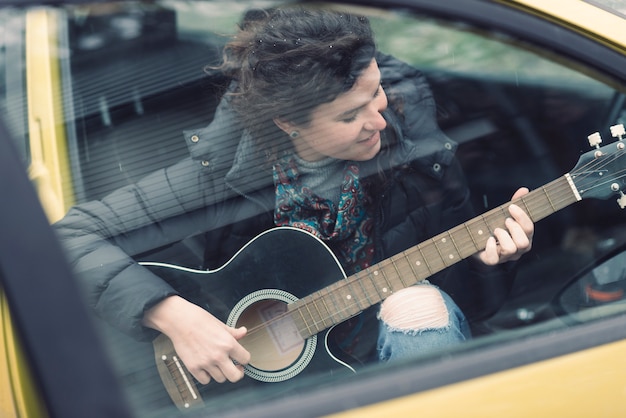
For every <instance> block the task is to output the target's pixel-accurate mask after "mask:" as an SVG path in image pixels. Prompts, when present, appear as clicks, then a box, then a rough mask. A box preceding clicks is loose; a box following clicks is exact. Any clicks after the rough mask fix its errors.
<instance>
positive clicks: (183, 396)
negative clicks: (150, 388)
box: [153, 335, 204, 410]
mask: <svg viewBox="0 0 626 418" xmlns="http://www.w3.org/2000/svg"><path fill="white" fill-rule="evenodd" d="M153 345H154V353H155V360H156V365H157V369H158V371H159V375H160V376H161V380H162V381H163V385H164V386H165V389H166V390H167V393H168V395H170V398H171V399H172V401H173V402H174V404H175V405H176V407H177V408H178V409H181V410H188V409H190V408H194V407H198V406H201V405H203V404H204V401H203V400H202V397H201V396H200V392H199V391H198V388H197V386H196V384H195V382H194V381H193V378H192V377H191V375H190V374H189V371H188V370H187V369H186V368H185V365H184V364H183V362H182V361H181V360H180V358H179V357H178V356H177V355H176V352H175V351H174V346H173V345H172V342H171V341H170V340H169V338H167V337H165V336H164V335H160V336H159V337H157V338H156V339H155V340H154V343H153Z"/></svg>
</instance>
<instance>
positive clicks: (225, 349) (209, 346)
mask: <svg viewBox="0 0 626 418" xmlns="http://www.w3.org/2000/svg"><path fill="white" fill-rule="evenodd" d="M143 324H144V325H145V326H147V327H150V328H153V329H156V330H157V331H160V332H162V333H163V334H165V335H167V336H168V337H169V339H170V340H172V343H173V344H174V349H175V350H176V353H177V354H178V356H179V357H180V358H181V360H182V361H183V363H184V364H185V366H186V367H187V370H189V372H190V373H191V374H192V375H193V376H194V377H195V378H196V379H197V380H198V382H200V383H202V384H207V383H209V382H210V381H211V379H213V380H215V381H216V382H219V383H222V382H225V381H226V380H228V381H230V382H236V381H238V380H240V379H241V378H242V377H243V376H244V373H243V365H246V364H248V362H249V361H250V353H249V352H248V351H247V350H246V349H245V348H243V347H242V346H241V344H239V342H238V340H239V339H241V338H243V337H244V336H245V335H246V332H247V330H246V328H245V327H241V328H232V327H229V326H227V325H226V324H224V323H223V322H221V321H220V320H218V319H217V318H216V317H214V316H213V315H211V314H210V313H209V312H207V311H206V310H204V309H202V308H201V307H199V306H197V305H194V304H193V303H191V302H188V301H187V300H185V299H183V298H181V297H180V296H170V297H168V298H166V299H164V300H162V301H161V302H159V303H158V304H156V305H155V306H153V307H152V308H151V309H149V310H148V311H146V313H145V314H144V318H143Z"/></svg>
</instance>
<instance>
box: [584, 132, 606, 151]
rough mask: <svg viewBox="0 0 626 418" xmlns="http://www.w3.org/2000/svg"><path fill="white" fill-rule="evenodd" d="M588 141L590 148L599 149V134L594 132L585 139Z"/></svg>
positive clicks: (600, 140) (600, 141)
mask: <svg viewBox="0 0 626 418" xmlns="http://www.w3.org/2000/svg"><path fill="white" fill-rule="evenodd" d="M587 139H588V140H589V145H591V146H592V147H596V148H600V144H601V143H602V137H601V136H600V132H594V133H592V134H591V135H589V136H588V137H587Z"/></svg>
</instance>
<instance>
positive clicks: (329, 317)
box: [317, 288, 336, 325]
mask: <svg viewBox="0 0 626 418" xmlns="http://www.w3.org/2000/svg"><path fill="white" fill-rule="evenodd" d="M322 292H326V296H324V294H323V293H322ZM317 293H318V295H319V298H320V299H321V301H322V304H323V305H324V309H326V312H327V314H328V315H327V317H328V319H329V320H330V324H331V325H332V324H335V323H336V322H334V319H333V312H334V311H335V310H334V309H330V308H329V307H328V304H326V298H327V297H328V296H329V295H328V289H327V288H326V289H322V290H319V291H318V292H317Z"/></svg>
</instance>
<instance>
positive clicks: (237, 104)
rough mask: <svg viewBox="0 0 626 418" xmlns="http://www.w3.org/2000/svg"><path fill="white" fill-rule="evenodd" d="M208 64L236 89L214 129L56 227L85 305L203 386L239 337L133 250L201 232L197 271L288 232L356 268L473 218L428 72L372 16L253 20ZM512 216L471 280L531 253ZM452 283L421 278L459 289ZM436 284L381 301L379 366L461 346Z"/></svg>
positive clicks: (238, 357)
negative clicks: (171, 354)
mask: <svg viewBox="0 0 626 418" xmlns="http://www.w3.org/2000/svg"><path fill="white" fill-rule="evenodd" d="M217 70H219V71H222V72H223V73H224V74H226V75H228V76H229V77H231V79H232V80H233V81H232V83H231V85H230V87H229V89H228V91H227V94H226V95H225V97H224V99H223V100H222V103H221V104H220V106H219V107H218V109H217V112H216V114H215V117H214V120H213V122H212V123H211V125H209V126H208V127H207V128H204V129H200V130H192V131H188V132H185V137H186V138H187V141H188V144H189V147H190V152H191V158H189V159H187V160H184V161H182V162H180V163H179V164H177V165H175V166H172V167H170V168H168V169H165V170H162V171H159V172H157V173H154V174H153V175H151V176H148V177H147V178H146V179H144V180H142V181H140V182H139V183H138V184H136V185H133V186H129V187H127V188H124V189H122V190H119V191H117V192H114V193H113V194H111V195H110V196H107V197H106V198H104V199H103V200H102V201H98V202H90V203H86V204H83V205H80V206H78V207H75V208H73V209H71V210H70V212H69V213H68V214H67V216H66V217H65V218H64V219H63V220H62V221H60V222H59V223H58V224H57V229H58V231H59V234H60V236H61V238H62V239H63V240H64V242H65V244H66V246H67V249H68V252H69V254H70V258H71V260H72V262H73V264H74V266H75V268H76V271H77V273H78V274H79V275H80V277H81V278H83V279H84V281H85V283H86V287H87V290H88V293H89V301H90V303H91V304H92V306H93V307H94V309H95V310H96V312H97V313H98V314H99V315H100V316H102V317H103V318H105V319H106V320H107V321H108V322H110V323H111V324H113V325H114V326H116V327H118V328H120V329H122V330H123V331H125V332H127V333H129V334H131V335H133V336H135V337H136V338H143V339H150V338H153V337H154V336H155V335H156V334H157V331H158V332H161V333H164V334H165V335H167V336H168V337H169V338H170V339H171V340H172V342H173V343H174V346H175V348H176V351H177V353H178V355H179V356H180V358H181V359H182V360H183V362H184V363H185V364H186V366H187V368H188V369H189V371H190V372H191V373H192V374H193V376H194V377H195V378H196V379H197V380H198V381H199V382H201V383H208V382H209V381H211V380H215V381H217V382H224V381H227V380H228V381H231V382H235V381H238V380H239V379H241V378H242V377H243V367H242V365H245V364H247V363H248V362H249V361H250V354H249V353H248V352H247V351H246V350H245V349H244V348H243V347H242V346H241V345H240V344H239V343H238V340H240V339H241V338H242V337H243V336H244V335H245V334H246V329H245V328H238V329H234V328H231V327H228V326H226V325H225V324H224V323H222V322H221V321H219V320H218V319H217V318H215V317H214V316H213V315H212V314H210V313H209V312H207V311H206V310H204V309H202V308H201V307H200V306H198V305H196V304H194V303H192V302H190V300H191V299H192V297H193V296H189V295H186V294H184V291H183V290H181V289H176V288H174V287H172V286H171V285H170V284H168V283H167V282H165V281H164V280H163V279H161V278H159V277H157V276H155V275H154V274H153V273H152V272H150V271H148V270H146V269H145V268H143V267H142V266H140V265H138V264H137V263H136V262H134V261H133V259H132V258H131V257H132V256H133V255H137V254H140V253H142V252H145V251H147V250H149V249H151V248H155V247H159V246H164V245H167V244H170V243H172V242H176V241H179V240H182V239H183V238H186V237H188V236H191V235H193V234H196V233H199V232H206V234H205V238H206V250H205V259H206V260H205V261H206V266H207V267H212V268H215V267H217V266H219V265H221V263H223V262H225V261H226V260H228V259H229V257H231V256H232V255H233V253H234V252H235V251H237V250H238V249H239V248H240V247H241V246H243V245H244V244H245V243H246V242H247V241H248V240H249V239H251V238H252V237H254V236H255V235H256V234H258V233H260V232H262V231H264V230H267V229H269V228H272V227H274V226H286V225H290V226H295V227H299V228H303V229H305V230H307V231H309V232H311V233H313V234H314V235H316V236H318V237H319V238H321V239H322V240H324V241H325V242H326V243H327V244H328V246H329V247H330V248H331V249H332V250H333V251H334V252H335V254H337V257H338V258H339V260H340V261H341V263H342V264H343V266H344V268H345V269H346V270H347V271H348V272H354V271H358V270H359V269H362V268H365V267H367V266H368V265H371V264H372V263H375V262H378V261H380V260H382V259H385V258H388V257H390V256H391V255H393V254H396V253H398V252H400V251H402V250H404V249H406V248H408V247H410V246H412V245H415V244H417V243H419V242H421V241H423V240H425V239H427V238H429V237H431V236H433V235H434V234H436V233H438V232H441V231H443V230H446V229H449V228H451V227H453V226H455V225H457V224H459V223H460V222H463V221H465V220H467V219H468V218H469V217H470V216H471V215H472V214H473V212H472V210H471V207H470V203H469V197H468V190H467V188H466V187H465V184H464V180H463V177H462V174H461V172H460V169H459V166H458V163H457V162H456V160H455V158H454V150H455V148H456V146H455V144H454V143H453V142H452V141H450V140H449V139H448V138H447V137H446V136H445V135H444V134H443V133H442V132H441V131H440V130H439V129H438V127H437V125H436V121H435V117H434V111H435V108H434V102H433V99H432V96H431V93H430V90H429V89H428V86H427V84H426V82H425V80H424V78H423V76H422V75H421V74H420V73H419V72H418V71H417V70H415V69H413V68H411V67H410V66H408V65H406V64H403V63H401V62H399V61H397V60H395V59H393V58H392V57H389V56H385V55H383V54H380V53H378V52H377V51H376V48H375V44H374V39H373V35H372V32H371V28H370V26H369V22H368V21H367V19H365V18H363V17H357V16H353V15H350V14H345V13H338V12H330V11H322V10H306V9H300V8H293V9H277V10H269V11H254V12H250V13H248V14H247V16H246V17H245V19H244V20H243V23H242V25H241V30H240V31H239V32H238V33H237V34H236V35H235V36H234V37H233V39H232V41H231V42H230V43H229V44H227V45H226V47H225V50H224V62H223V64H222V65H221V66H220V67H219V68H218V69H217ZM526 192H527V190H526V189H520V190H519V191H518V192H517V193H516V194H515V195H514V198H516V197H519V196H521V195H523V194H525V193H526ZM509 211H510V215H511V216H510V218H509V219H507V221H506V229H496V230H495V231H493V235H494V236H493V237H491V238H490V239H489V241H488V242H487V246H486V249H485V250H484V251H482V252H480V253H478V254H476V256H475V257H472V258H471V259H470V260H469V261H468V263H466V264H464V265H463V268H464V270H463V271H462V274H461V276H460V277H463V279H464V280H467V283H473V280H489V279H490V278H491V279H493V278H494V277H500V276H501V275H502V273H503V271H504V270H506V269H502V268H499V267H492V266H495V265H496V264H503V263H506V262H508V261H511V260H516V259H518V258H519V257H520V256H521V255H522V254H523V253H525V252H527V251H528V250H529V249H530V247H531V241H532V235H533V224H532V222H531V220H530V219H529V217H528V216H527V215H526V214H525V213H524V212H523V211H522V210H521V209H520V208H519V207H517V206H515V205H511V206H510V208H509ZM456 274H457V271H456V270H455V269H448V270H446V271H444V272H442V273H441V274H440V275H437V277H433V278H432V281H433V282H435V283H438V284H439V285H440V286H441V289H445V288H450V289H455V287H454V284H453V283H455V282H456V280H457V279H455V275H456ZM441 289H440V287H436V286H434V285H432V284H430V283H424V284H421V285H418V286H413V287H410V288H407V289H404V290H402V291H399V292H396V293H395V294H394V295H393V296H391V297H389V298H388V299H386V300H385V301H384V302H383V303H382V304H381V306H380V310H379V312H378V318H379V322H380V331H379V335H378V343H377V344H378V345H377V353H378V357H379V359H380V360H390V359H395V358H402V357H406V356H410V355H415V354H418V353H423V352H425V351H427V350H433V349H437V348H438V347H443V346H448V345H451V344H455V343H459V342H461V341H464V340H465V339H467V338H469V337H470V335H469V330H468V326H467V321H466V318H465V316H464V314H463V313H462V311H461V310H460V309H459V307H458V306H457V303H455V301H453V299H452V298H451V297H450V296H449V295H448V294H447V293H446V292H444V291H443V290H441ZM453 293H459V294H458V295H453V296H455V298H457V300H458V301H459V303H461V304H464V305H466V306H469V304H470V303H471V301H467V300H463V295H462V292H453Z"/></svg>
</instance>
